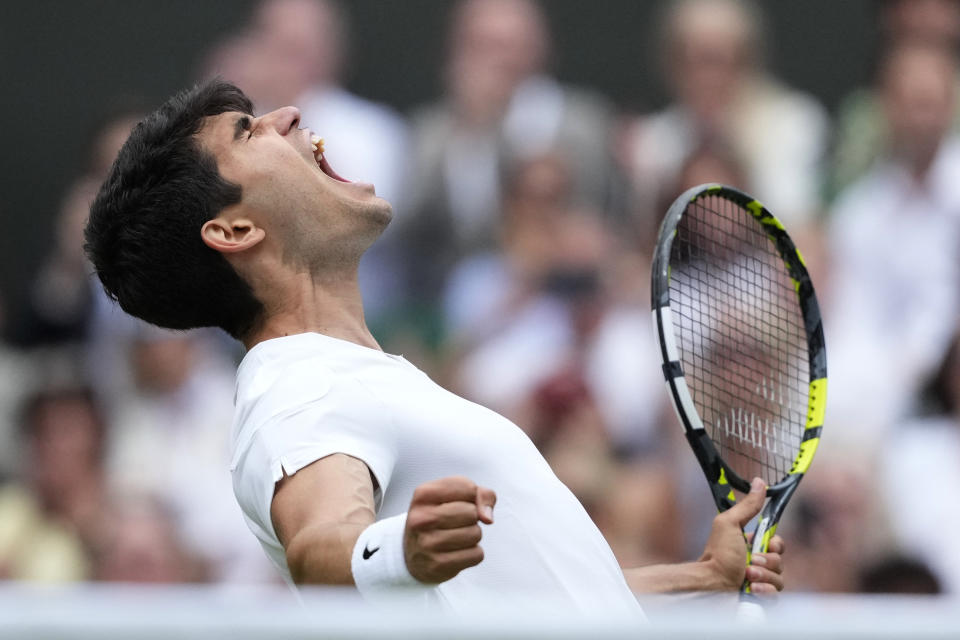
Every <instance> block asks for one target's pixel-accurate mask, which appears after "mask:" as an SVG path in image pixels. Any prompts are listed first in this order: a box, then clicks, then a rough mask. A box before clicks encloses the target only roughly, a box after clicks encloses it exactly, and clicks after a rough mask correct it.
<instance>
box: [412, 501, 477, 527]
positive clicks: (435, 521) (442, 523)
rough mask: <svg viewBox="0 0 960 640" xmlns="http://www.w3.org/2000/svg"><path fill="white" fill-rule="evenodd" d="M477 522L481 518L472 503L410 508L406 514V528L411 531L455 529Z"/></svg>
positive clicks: (448, 503)
mask: <svg viewBox="0 0 960 640" xmlns="http://www.w3.org/2000/svg"><path fill="white" fill-rule="evenodd" d="M478 520H481V518H480V516H479V514H478V513H477V505H475V504H474V503H472V502H447V503H446V504H438V505H425V506H419V507H416V508H411V509H410V511H409V512H408V514H407V527H408V528H409V529H412V530H413V531H432V530H433V529H456V528H458V527H468V526H470V525H472V524H476V523H477V521H478Z"/></svg>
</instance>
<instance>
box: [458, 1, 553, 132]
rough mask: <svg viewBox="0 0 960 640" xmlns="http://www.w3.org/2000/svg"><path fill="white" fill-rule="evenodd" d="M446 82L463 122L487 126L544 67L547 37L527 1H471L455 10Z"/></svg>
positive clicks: (535, 9) (535, 13)
mask: <svg viewBox="0 0 960 640" xmlns="http://www.w3.org/2000/svg"><path fill="white" fill-rule="evenodd" d="M450 46H451V57H450V66H449V67H448V69H447V81H448V84H449V87H450V91H451V93H452V95H453V98H454V101H455V102H456V104H457V107H458V109H459V110H460V115H461V117H463V118H465V119H467V120H468V121H471V122H473V123H476V124H488V123H489V122H491V121H493V120H495V119H496V118H498V117H499V116H500V115H501V114H502V113H503V110H504V109H505V108H506V106H507V103H508V102H509V100H510V97H511V96H512V95H513V92H514V90H515V89H516V88H517V86H518V85H519V84H520V82H522V81H523V80H524V79H525V78H527V77H528V76H529V75H531V74H533V73H535V72H536V71H538V70H539V69H540V67H541V66H542V64H543V59H544V56H545V50H546V32H545V27H544V24H543V16H542V15H540V12H539V9H538V8H537V7H536V6H535V5H533V4H532V3H530V2H527V1H526V0H468V1H467V2H465V3H464V4H462V5H461V6H460V7H458V9H457V13H456V15H455V17H454V23H453V29H452V33H451V45H450Z"/></svg>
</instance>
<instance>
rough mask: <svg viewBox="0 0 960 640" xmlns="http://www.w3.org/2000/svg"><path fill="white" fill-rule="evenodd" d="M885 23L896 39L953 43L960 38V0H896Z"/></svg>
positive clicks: (886, 13) (886, 12) (886, 10)
mask: <svg viewBox="0 0 960 640" xmlns="http://www.w3.org/2000/svg"><path fill="white" fill-rule="evenodd" d="M881 22H882V25H883V28H884V30H885V31H886V32H887V33H888V34H889V35H890V37H891V38H892V39H893V40H895V41H906V40H911V41H917V42H925V43H928V44H938V45H943V46H953V45H955V44H956V43H957V42H958V41H960V2H957V1H956V0H892V1H891V2H888V3H887V6H886V7H885V8H884V12H883V15H882V16H881Z"/></svg>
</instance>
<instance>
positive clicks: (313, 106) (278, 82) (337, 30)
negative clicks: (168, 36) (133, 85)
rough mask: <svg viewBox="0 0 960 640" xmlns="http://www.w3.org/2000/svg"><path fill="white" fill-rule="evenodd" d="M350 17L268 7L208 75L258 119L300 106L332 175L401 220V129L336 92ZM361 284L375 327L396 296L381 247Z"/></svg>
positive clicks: (293, 0) (396, 119) (271, 2)
mask: <svg viewBox="0 0 960 640" xmlns="http://www.w3.org/2000/svg"><path fill="white" fill-rule="evenodd" d="M347 18H348V16H347V13H346V12H345V11H344V8H343V6H342V5H341V4H339V3H337V2H333V1H332V0H265V1H264V2H262V3H260V4H259V5H258V7H257V8H256V10H255V12H254V15H253V17H252V19H251V21H250V24H249V26H248V27H247V29H246V30H245V31H244V32H242V33H241V34H240V35H234V36H231V37H229V38H228V39H227V40H225V41H224V42H223V43H221V45H220V46H219V47H217V48H215V49H214V50H213V51H212V52H211V55H210V59H209V60H208V63H207V69H206V73H207V74H208V75H215V74H220V75H222V76H223V77H224V78H225V79H226V80H230V81H232V82H234V83H236V84H237V85H238V86H239V87H240V88H241V89H243V90H244V91H245V92H246V93H247V94H248V95H249V96H250V97H251V98H252V100H253V102H254V105H255V107H256V109H257V112H258V113H266V112H269V111H271V110H273V109H276V108H278V107H283V106H286V105H294V106H296V107H298V108H299V109H300V113H301V118H300V126H303V127H309V128H310V129H311V130H313V131H314V132H315V133H316V134H317V135H319V136H321V137H322V138H323V139H324V143H325V145H324V146H325V149H326V154H327V155H328V158H329V160H330V162H331V164H332V165H333V166H334V167H335V168H336V171H337V173H339V174H340V175H341V176H344V177H345V178H347V179H348V180H358V181H363V182H371V183H373V184H374V186H375V187H376V189H377V194H378V195H380V196H383V197H385V198H386V199H387V200H388V201H390V203H391V204H392V205H393V206H394V210H395V215H398V216H399V215H401V212H402V210H403V208H404V202H405V200H406V197H407V195H408V194H407V193H405V191H404V182H403V181H404V178H405V167H406V162H405V156H406V153H407V127H406V123H405V122H404V121H403V120H402V119H401V118H400V116H399V115H398V114H397V113H396V112H395V111H393V110H392V109H391V108H389V107H387V106H385V105H382V104H378V103H375V102H371V101H369V100H366V99H364V98H361V97H359V96H357V95H354V94H352V93H350V92H348V91H347V90H346V89H344V88H343V87H342V86H341V82H342V80H343V72H344V67H345V66H346V64H347V62H348V48H349V46H348V45H349V27H350V25H349V21H348V19H347ZM360 284H361V290H362V291H363V293H364V300H365V302H366V303H367V304H366V310H367V313H368V314H370V315H371V316H374V318H373V320H376V316H377V315H378V314H379V313H381V312H383V311H384V309H385V308H386V307H388V306H389V305H390V300H391V299H392V298H393V297H395V295H396V292H397V290H398V289H397V287H398V281H397V280H396V278H395V268H394V265H392V264H390V263H389V259H388V257H387V249H386V248H385V246H384V245H382V244H378V245H376V246H374V247H373V248H372V249H371V251H369V252H368V254H367V255H365V256H364V260H363V263H362V265H361V271H360Z"/></svg>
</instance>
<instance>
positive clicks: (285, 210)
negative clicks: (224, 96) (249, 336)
mask: <svg viewBox="0 0 960 640" xmlns="http://www.w3.org/2000/svg"><path fill="white" fill-rule="evenodd" d="M299 122H300V113H299V111H298V110H297V109H296V108H294V107H284V108H282V109H278V110H276V111H272V112H270V113H267V114H264V115H263V116H260V117H258V118H254V117H251V116H249V115H248V114H245V113H239V112H226V113H222V114H219V115H217V116H213V117H210V118H207V120H206V122H205V123H204V126H203V128H202V129H201V131H200V133H199V134H198V137H199V140H200V144H201V146H202V147H203V148H205V149H206V150H207V151H208V152H209V153H211V154H212V155H213V156H214V157H215V158H216V161H217V166H218V168H219V172H220V175H221V176H223V178H224V179H226V180H228V181H230V182H232V183H234V184H237V185H240V187H241V189H242V199H241V202H239V203H238V204H236V205H232V206H229V207H227V208H226V209H224V210H223V211H221V212H220V215H219V216H218V217H216V218H214V219H213V220H210V221H208V222H207V223H205V224H204V226H203V228H202V231H201V233H202V237H203V239H204V242H206V243H207V244H208V246H210V247H212V248H214V249H216V250H218V251H221V252H222V253H223V254H224V255H225V256H226V257H227V258H228V259H231V258H233V260H232V263H233V265H234V268H235V269H237V270H238V272H239V273H240V274H241V276H242V277H244V279H245V280H246V281H247V282H249V283H250V284H251V286H253V288H254V290H255V291H257V292H258V294H262V295H264V296H268V297H269V296H270V294H271V293H272V288H273V286H274V284H275V282H274V281H270V280H269V279H268V280H266V281H264V280H263V277H264V273H265V272H264V271H263V268H264V267H265V266H266V265H270V266H269V267H267V268H268V269H269V268H274V267H276V266H277V265H283V266H285V267H292V268H293V269H295V270H298V271H308V272H309V273H310V274H313V275H317V274H321V273H330V272H334V271H338V270H341V269H343V268H344V267H350V266H353V267H355V266H356V263H357V262H358V261H359V258H360V256H361V255H362V254H363V252H364V251H365V250H366V249H367V248H368V247H369V246H370V244H372V243H373V241H374V240H375V239H376V238H377V237H378V236H379V234H380V233H381V232H382V231H383V229H384V227H386V225H387V223H389V221H390V217H391V208H390V204H389V203H388V202H387V201H386V200H383V199H382V198H379V197H377V195H376V193H375V191H374V187H373V185H371V184H365V183H359V182H358V183H354V182H348V181H346V180H343V179H342V178H340V177H339V176H337V175H336V174H335V173H334V172H333V170H332V169H331V168H330V166H329V164H328V163H327V162H326V160H325V159H323V156H322V154H321V152H320V151H316V152H315V151H314V150H313V148H312V146H311V131H310V130H309V129H300V128H298V125H299ZM321 167H322V168H321Z"/></svg>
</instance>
